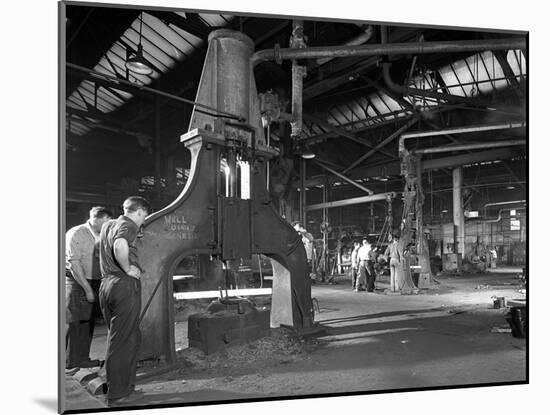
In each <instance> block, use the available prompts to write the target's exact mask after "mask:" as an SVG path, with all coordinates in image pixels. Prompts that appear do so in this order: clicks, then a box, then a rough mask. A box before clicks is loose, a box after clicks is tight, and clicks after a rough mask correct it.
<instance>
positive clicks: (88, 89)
mask: <svg viewBox="0 0 550 415" xmlns="http://www.w3.org/2000/svg"><path fill="white" fill-rule="evenodd" d="M80 87H81V90H80V92H81V93H82V95H83V96H84V98H86V101H87V102H88V105H90V106H92V107H93V106H94V101H97V102H96V103H97V108H98V109H99V110H101V111H103V112H110V111H113V110H114V109H115V108H117V106H116V105H114V104H113V103H112V102H110V101H108V100H107V99H106V98H105V96H104V94H102V93H101V90H100V89H98V90H97V93H96V92H95V86H94V83H93V82H91V81H83V82H82V84H80ZM96 97H97V99H95V98H96Z"/></svg>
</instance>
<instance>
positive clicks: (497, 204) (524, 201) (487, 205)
mask: <svg viewBox="0 0 550 415" xmlns="http://www.w3.org/2000/svg"><path fill="white" fill-rule="evenodd" d="M526 202H527V200H525V199H523V200H510V201H508V202H495V203H486V204H485V205H483V209H487V208H488V207H490V206H502V205H515V204H520V203H526Z"/></svg>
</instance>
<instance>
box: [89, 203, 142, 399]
mask: <svg viewBox="0 0 550 415" xmlns="http://www.w3.org/2000/svg"><path fill="white" fill-rule="evenodd" d="M122 207H123V210H124V215H122V216H119V217H118V219H116V220H111V221H109V222H107V223H106V224H105V225H104V226H103V228H102V229H101V236H100V245H99V259H100V266H101V275H102V281H101V287H100V289H99V303H100V306H101V311H102V313H103V317H104V318H105V323H106V324H107V327H108V329H109V335H108V338H107V355H106V357H105V370H106V375H107V387H108V392H107V404H108V405H109V406H117V405H126V404H131V403H133V402H135V401H137V400H139V399H140V398H141V397H142V396H141V395H140V393H139V392H137V391H135V390H134V386H135V381H136V366H137V358H138V352H139V347H140V343H141V333H140V331H139V314H140V311H141V282H140V277H141V268H140V266H139V263H138V258H137V249H136V246H135V241H136V237H137V235H138V232H139V228H140V226H141V225H142V224H143V222H144V221H145V218H146V217H147V215H148V214H149V213H150V212H151V206H150V205H149V202H147V200H145V199H144V198H142V197H140V196H131V197H129V198H127V199H126V200H125V201H124V204H123V205H122Z"/></svg>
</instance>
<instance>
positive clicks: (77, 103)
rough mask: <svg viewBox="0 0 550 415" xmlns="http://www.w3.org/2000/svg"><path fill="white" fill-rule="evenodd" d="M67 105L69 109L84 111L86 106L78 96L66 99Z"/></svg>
mask: <svg viewBox="0 0 550 415" xmlns="http://www.w3.org/2000/svg"><path fill="white" fill-rule="evenodd" d="M67 105H68V106H69V107H71V108H76V109H80V110H83V111H86V105H84V101H82V98H80V97H79V96H78V97H77V96H71V97H69V99H67Z"/></svg>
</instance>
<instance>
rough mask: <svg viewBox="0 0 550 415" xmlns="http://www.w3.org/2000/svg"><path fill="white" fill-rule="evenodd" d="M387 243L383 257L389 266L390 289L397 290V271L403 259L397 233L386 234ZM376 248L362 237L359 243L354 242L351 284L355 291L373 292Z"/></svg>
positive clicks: (377, 253)
mask: <svg viewBox="0 0 550 415" xmlns="http://www.w3.org/2000/svg"><path fill="white" fill-rule="evenodd" d="M388 242H389V245H388V246H387V248H386V250H385V252H384V254H383V257H384V259H385V260H386V262H388V263H389V267H390V291H397V290H398V272H399V265H400V263H401V261H402V260H403V251H402V248H401V245H400V244H399V238H398V235H397V234H394V235H393V237H392V235H389V236H388ZM378 256H379V252H378V248H377V247H376V246H374V245H372V244H371V243H369V241H368V239H366V238H365V239H363V240H362V242H361V243H359V242H357V241H356V242H354V244H353V251H352V252H351V268H350V270H351V284H352V289H353V290H354V291H355V292H358V291H365V290H366V291H367V292H373V291H374V290H375V283H376V270H375V267H374V265H375V264H376V262H377V260H378Z"/></svg>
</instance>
